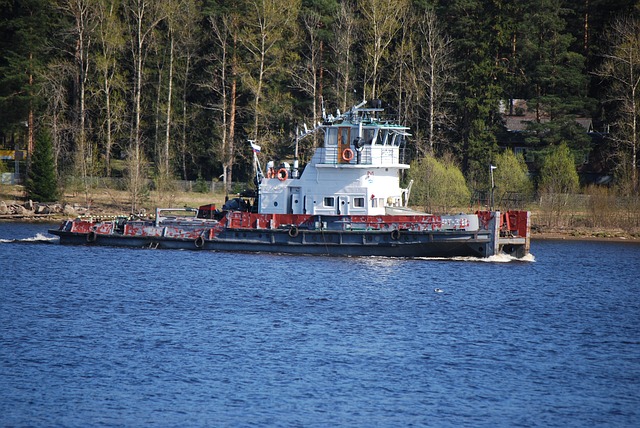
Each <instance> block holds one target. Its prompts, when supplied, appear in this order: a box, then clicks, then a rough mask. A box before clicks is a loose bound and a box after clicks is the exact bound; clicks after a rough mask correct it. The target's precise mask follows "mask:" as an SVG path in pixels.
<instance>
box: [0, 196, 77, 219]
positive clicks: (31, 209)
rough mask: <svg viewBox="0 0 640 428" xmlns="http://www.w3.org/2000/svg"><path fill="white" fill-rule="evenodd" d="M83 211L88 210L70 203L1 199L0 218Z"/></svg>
mask: <svg viewBox="0 0 640 428" xmlns="http://www.w3.org/2000/svg"><path fill="white" fill-rule="evenodd" d="M81 211H86V210H83V209H79V207H77V206H76V207H74V206H72V205H69V204H59V203H50V204H44V203H39V202H33V201H27V202H26V203H20V202H17V201H3V200H0V219H4V220H17V219H25V220H30V219H37V218H48V217H53V218H57V217H60V218H63V217H75V216H77V215H80V213H81Z"/></svg>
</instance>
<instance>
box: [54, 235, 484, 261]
mask: <svg viewBox="0 0 640 428" xmlns="http://www.w3.org/2000/svg"><path fill="white" fill-rule="evenodd" d="M50 233H52V234H54V235H57V236H59V237H60V243H61V244H71V245H94V246H115V247H132V248H154V249H156V248H157V249H181V250H212V251H240V252H264V253H284V254H309V255H330V256H388V257H456V256H469V257H487V256H491V255H493V254H494V253H495V251H494V245H493V242H492V240H491V237H490V235H489V234H487V233H484V234H482V233H480V234H478V233H459V232H456V233H428V234H427V233H412V232H406V233H403V234H400V236H398V237H397V238H396V237H395V236H392V234H391V233H389V232H370V233H364V232H330V233H327V232H324V233H322V232H315V231H304V232H300V233H299V234H298V236H296V237H291V236H289V233H287V232H283V231H280V232H278V231H246V230H236V231H233V230H230V231H225V232H223V233H221V234H220V236H218V237H216V238H214V239H202V240H200V241H198V240H194V239H175V238H162V237H145V236H123V235H114V234H110V235H94V236H93V237H91V236H92V235H90V234H89V233H75V232H66V231H60V230H50Z"/></svg>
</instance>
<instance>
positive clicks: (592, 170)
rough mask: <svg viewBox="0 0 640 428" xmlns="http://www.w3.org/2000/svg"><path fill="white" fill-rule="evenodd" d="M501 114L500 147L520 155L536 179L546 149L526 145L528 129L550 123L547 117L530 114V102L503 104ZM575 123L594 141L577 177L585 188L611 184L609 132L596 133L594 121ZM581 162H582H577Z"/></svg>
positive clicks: (500, 109)
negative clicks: (542, 152)
mask: <svg viewBox="0 0 640 428" xmlns="http://www.w3.org/2000/svg"><path fill="white" fill-rule="evenodd" d="M499 112H500V115H501V118H502V123H503V129H502V132H500V133H499V135H498V145H499V146H500V147H501V148H503V149H510V150H512V151H513V152H514V153H515V154H521V155H522V156H523V157H524V160H525V162H526V163H527V166H528V168H529V173H530V174H531V175H532V176H537V175H538V173H539V167H540V164H541V159H540V153H541V151H543V150H544V149H545V148H546V147H543V146H541V145H531V144H528V143H527V142H526V137H527V129H528V125H529V124H530V123H533V122H538V123H546V122H549V121H550V120H551V119H550V116H549V115H548V114H545V113H544V112H543V113H539V112H538V113H537V112H535V111H530V110H529V108H528V106H527V100H523V99H512V100H507V101H501V102H500V105H499ZM575 121H576V123H577V124H578V125H579V126H580V127H581V128H582V129H584V132H585V133H586V134H587V135H588V136H589V137H590V138H591V150H590V152H589V153H587V154H585V156H584V158H583V159H582V160H581V161H582V163H581V165H580V166H578V174H579V176H580V179H581V182H582V183H583V184H589V183H598V184H608V183H610V182H611V180H612V174H611V165H610V164H609V162H608V161H607V159H608V158H609V157H608V156H607V153H608V152H609V144H608V139H607V136H608V132H605V131H604V130H603V131H596V130H595V127H594V124H593V120H592V118H590V117H581V116H576V117H575ZM576 160H577V161H579V159H576Z"/></svg>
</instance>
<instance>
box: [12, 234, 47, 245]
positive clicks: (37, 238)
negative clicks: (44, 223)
mask: <svg viewBox="0 0 640 428" xmlns="http://www.w3.org/2000/svg"><path fill="white" fill-rule="evenodd" d="M58 240H59V238H58V237H56V236H45V235H43V234H41V233H37V234H36V236H32V237H31V238H18V239H0V244H13V243H34V242H35V243H40V244H53V243H56V242H58Z"/></svg>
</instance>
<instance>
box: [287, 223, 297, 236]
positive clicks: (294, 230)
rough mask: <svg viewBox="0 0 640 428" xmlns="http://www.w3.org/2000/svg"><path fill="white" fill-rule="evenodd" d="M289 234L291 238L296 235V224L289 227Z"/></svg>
mask: <svg viewBox="0 0 640 428" xmlns="http://www.w3.org/2000/svg"><path fill="white" fill-rule="evenodd" d="M289 236H290V237H292V238H295V237H296V236H298V226H291V229H289Z"/></svg>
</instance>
